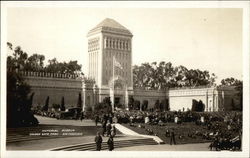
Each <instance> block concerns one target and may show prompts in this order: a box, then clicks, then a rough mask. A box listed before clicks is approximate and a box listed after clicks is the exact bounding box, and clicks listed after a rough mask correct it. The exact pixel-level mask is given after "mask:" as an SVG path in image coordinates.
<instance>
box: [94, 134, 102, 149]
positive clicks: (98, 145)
mask: <svg viewBox="0 0 250 158" xmlns="http://www.w3.org/2000/svg"><path fill="white" fill-rule="evenodd" d="M95 143H96V151H100V150H101V149H102V136H101V135H100V132H97V135H96V137H95Z"/></svg>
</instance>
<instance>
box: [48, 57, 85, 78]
mask: <svg viewBox="0 0 250 158" xmlns="http://www.w3.org/2000/svg"><path fill="white" fill-rule="evenodd" d="M48 62H49V64H48V65H47V66H46V67H45V68H44V69H45V72H50V73H66V74H70V75H74V74H83V73H82V72H81V67H82V66H81V65H79V64H78V63H77V61H76V60H75V61H69V62H58V61H57V59H56V58H53V59H51V60H49V61H48Z"/></svg>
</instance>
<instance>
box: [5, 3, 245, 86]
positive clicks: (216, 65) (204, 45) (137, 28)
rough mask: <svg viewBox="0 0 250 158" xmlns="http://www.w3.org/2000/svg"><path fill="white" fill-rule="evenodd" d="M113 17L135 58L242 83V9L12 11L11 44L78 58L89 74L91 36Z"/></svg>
mask: <svg viewBox="0 0 250 158" xmlns="http://www.w3.org/2000/svg"><path fill="white" fill-rule="evenodd" d="M105 18H111V19H114V20H116V21H117V22H119V23H120V24H121V25H123V26H124V27H126V28H127V29H129V30H130V31H131V32H132V34H133V40H132V60H133V65H134V64H137V65H138V64H141V63H144V62H149V63H151V62H154V61H157V62H160V61H165V62H171V63H172V64H173V65H174V66H179V65H183V66H185V67H187V68H188V69H200V70H208V71H209V72H210V73H215V74H216V76H217V77H218V78H217V83H220V81H221V79H224V78H227V77H234V78H237V79H241V80H242V67H243V65H242V64H243V59H242V58H243V55H242V9H234V8H212V9H211V8H201V9H192V8H80V7H78V8H20V7H19V8H8V10H7V41H9V42H11V43H12V44H13V45H14V46H21V47H22V49H23V50H24V51H26V52H27V53H28V54H29V55H31V54H33V53H38V54H43V55H45V57H46V59H45V60H46V61H47V60H48V59H52V58H54V57H55V58H57V60H58V61H70V60H77V61H78V63H80V64H82V66H83V67H82V71H83V72H84V73H85V74H87V70H88V58H87V57H88V56H87V53H88V52H87V33H88V31H89V30H91V29H92V28H94V27H95V26H96V25H97V24H99V23H100V22H101V21H102V20H104V19H105Z"/></svg>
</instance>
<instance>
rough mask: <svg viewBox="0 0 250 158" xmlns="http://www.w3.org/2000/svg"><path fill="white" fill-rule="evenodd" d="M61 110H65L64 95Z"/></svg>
mask: <svg viewBox="0 0 250 158" xmlns="http://www.w3.org/2000/svg"><path fill="white" fill-rule="evenodd" d="M60 110H61V111H65V103H64V97H62V100H61V106H60Z"/></svg>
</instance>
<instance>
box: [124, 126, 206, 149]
mask: <svg viewBox="0 0 250 158" xmlns="http://www.w3.org/2000/svg"><path fill="white" fill-rule="evenodd" d="M122 125H124V126H126V127H128V128H129V129H131V130H133V131H135V132H137V133H140V134H147V135H148V134H149V133H148V132H147V130H146V129H151V130H152V131H153V133H154V134H153V135H157V136H158V137H159V138H161V139H162V140H163V141H164V142H165V143H166V144H169V143H170V137H166V136H165V133H166V131H167V129H168V130H169V129H174V133H175V140H176V143H177V144H189V143H202V142H210V141H209V140H207V139H203V137H202V134H204V133H205V132H209V131H208V130H207V127H206V126H200V125H196V124H195V123H192V122H188V123H182V124H176V123H167V124H165V126H159V125H148V124H143V126H145V127H138V126H139V125H140V124H139V123H136V124H134V125H135V126H130V125H129V124H122ZM188 134H189V135H190V134H192V137H190V136H188ZM180 137H181V138H180Z"/></svg>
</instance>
